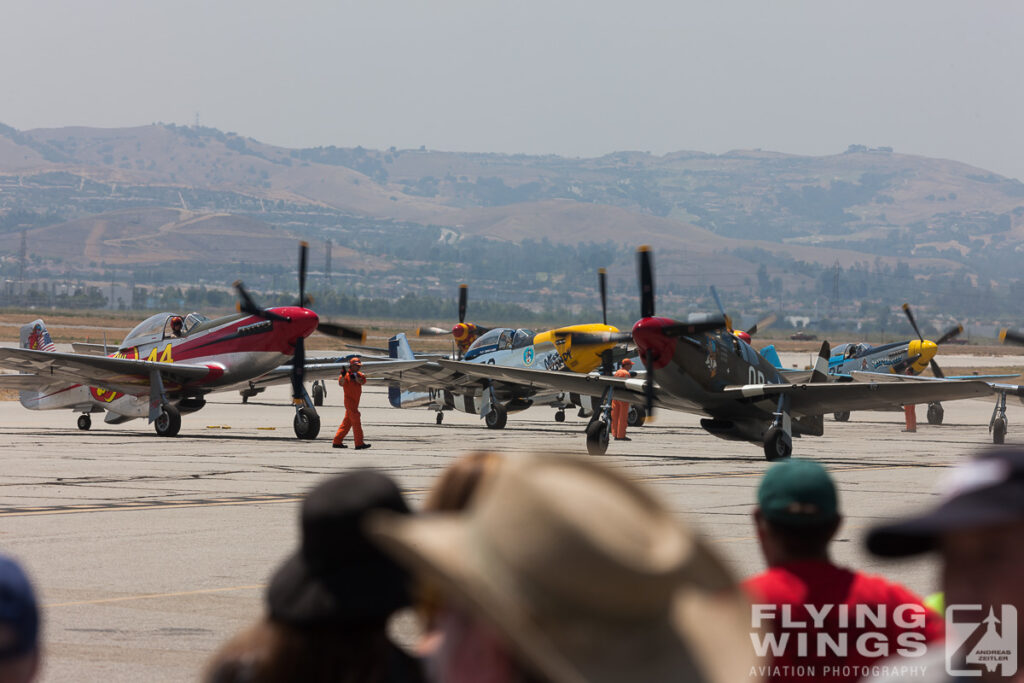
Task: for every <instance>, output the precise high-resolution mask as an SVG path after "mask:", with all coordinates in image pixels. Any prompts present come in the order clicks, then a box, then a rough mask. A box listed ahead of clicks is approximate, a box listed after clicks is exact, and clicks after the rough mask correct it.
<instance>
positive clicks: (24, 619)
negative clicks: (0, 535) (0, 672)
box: [0, 555, 39, 662]
mask: <svg viewBox="0 0 1024 683" xmlns="http://www.w3.org/2000/svg"><path fill="white" fill-rule="evenodd" d="M38 638H39V607H38V605H37V604H36V596H35V593H34V592H33V591H32V584H31V583H29V580H28V577H27V576H25V572H24V571H22V569H21V567H20V566H18V563H17V562H15V561H14V560H12V559H10V558H9V557H5V556H3V555H0V662H2V661H4V660H6V659H11V658H13V657H19V656H21V655H23V654H26V653H28V652H31V651H32V650H34V649H36V644H37V643H36V641H37V639H38Z"/></svg>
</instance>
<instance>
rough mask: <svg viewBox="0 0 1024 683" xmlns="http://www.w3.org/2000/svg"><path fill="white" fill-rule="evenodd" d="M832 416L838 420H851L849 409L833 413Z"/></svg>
mask: <svg viewBox="0 0 1024 683" xmlns="http://www.w3.org/2000/svg"><path fill="white" fill-rule="evenodd" d="M832 417H833V418H835V421H836V422H849V421H850V411H849V410H844V411H841V412H838V413H832Z"/></svg>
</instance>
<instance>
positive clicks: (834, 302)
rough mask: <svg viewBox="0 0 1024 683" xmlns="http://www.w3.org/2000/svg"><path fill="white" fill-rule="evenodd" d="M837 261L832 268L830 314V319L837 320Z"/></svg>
mask: <svg viewBox="0 0 1024 683" xmlns="http://www.w3.org/2000/svg"><path fill="white" fill-rule="evenodd" d="M839 272H840V268H839V259H836V262H835V265H833V266H832V314H831V316H830V317H832V318H833V319H834V318H837V317H838V316H839Z"/></svg>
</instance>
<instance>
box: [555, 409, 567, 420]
mask: <svg viewBox="0 0 1024 683" xmlns="http://www.w3.org/2000/svg"><path fill="white" fill-rule="evenodd" d="M555 422H565V411H564V410H559V411H558V412H557V413H555Z"/></svg>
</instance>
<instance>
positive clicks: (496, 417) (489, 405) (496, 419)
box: [480, 382, 508, 429]
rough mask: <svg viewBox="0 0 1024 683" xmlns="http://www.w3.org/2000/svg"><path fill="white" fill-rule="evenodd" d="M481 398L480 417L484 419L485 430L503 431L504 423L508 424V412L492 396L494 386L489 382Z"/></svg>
mask: <svg viewBox="0 0 1024 683" xmlns="http://www.w3.org/2000/svg"><path fill="white" fill-rule="evenodd" d="M481 398H482V401H481V403H480V417H482V418H484V423H485V424H486V425H487V428H488V429H504V428H505V423H506V422H508V411H506V410H505V408H504V406H502V405H501V404H500V403H498V398H497V397H496V396H495V395H494V385H493V384H492V383H491V382H488V383H487V388H486V389H485V390H484V395H483V396H482V397H481Z"/></svg>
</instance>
